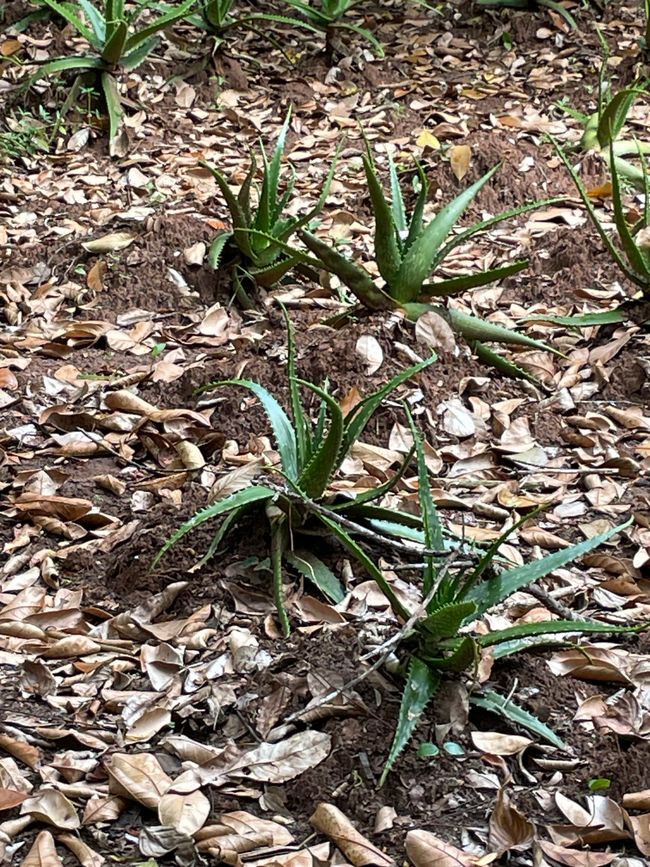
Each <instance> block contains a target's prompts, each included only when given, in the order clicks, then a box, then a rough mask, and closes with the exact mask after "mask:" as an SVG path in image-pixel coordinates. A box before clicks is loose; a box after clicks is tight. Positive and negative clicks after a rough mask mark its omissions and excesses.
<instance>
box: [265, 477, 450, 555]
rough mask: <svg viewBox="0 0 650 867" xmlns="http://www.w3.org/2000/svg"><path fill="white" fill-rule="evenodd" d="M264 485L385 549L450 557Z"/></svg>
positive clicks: (299, 496)
mask: <svg viewBox="0 0 650 867" xmlns="http://www.w3.org/2000/svg"><path fill="white" fill-rule="evenodd" d="M264 484H265V485H266V486H267V487H268V488H271V489H272V490H273V491H277V493H278V494H281V495H282V496H283V497H286V498H287V499H288V500H292V501H294V502H297V503H300V504H301V505H303V506H304V507H305V508H306V509H307V511H308V512H313V513H314V514H316V515H325V517H327V518H330V519H331V520H332V521H336V522H337V524H340V525H341V526H342V527H345V528H346V529H348V530H352V531H353V532H354V533H356V535H357V536H365V537H366V538H367V539H371V540H372V541H373V542H374V543H375V544H377V545H384V546H385V547H388V548H392V549H393V550H394V551H401V552H403V553H405V554H411V555H413V554H418V555H424V556H426V557H449V556H450V554H451V553H453V552H451V551H445V550H443V551H434V550H432V549H430V548H425V547H423V546H422V545H420V543H419V542H414V543H413V545H407V544H405V543H404V542H398V541H397V540H395V539H389V538H387V537H386V536H383V535H382V534H381V533H375V531H374V530H370V529H369V528H368V527H364V526H363V524H357V523H356V522H355V521H350V519H349V518H344V517H343V515H341V513H340V512H335V511H334V510H333V509H328V508H327V507H326V506H321V504H320V503H316V502H314V501H313V500H310V499H309V498H308V497H305V496H304V495H303V494H299V493H294V492H293V491H289V490H287V489H286V488H285V487H283V486H282V485H275V484H274V483H273V482H264Z"/></svg>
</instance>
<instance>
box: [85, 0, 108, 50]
mask: <svg viewBox="0 0 650 867" xmlns="http://www.w3.org/2000/svg"><path fill="white" fill-rule="evenodd" d="M78 3H79V6H80V7H81V8H82V10H83V13H84V15H85V16H86V18H87V19H88V21H89V22H90V26H91V27H92V29H93V33H94V34H95V40H96V42H93V43H92V44H93V46H94V47H95V48H97V47H98V46H101V45H103V43H104V40H105V39H106V21H105V19H104V16H103V15H102V13H101V12H99V10H98V9H96V8H95V6H93V4H92V3H91V2H90V0H78Z"/></svg>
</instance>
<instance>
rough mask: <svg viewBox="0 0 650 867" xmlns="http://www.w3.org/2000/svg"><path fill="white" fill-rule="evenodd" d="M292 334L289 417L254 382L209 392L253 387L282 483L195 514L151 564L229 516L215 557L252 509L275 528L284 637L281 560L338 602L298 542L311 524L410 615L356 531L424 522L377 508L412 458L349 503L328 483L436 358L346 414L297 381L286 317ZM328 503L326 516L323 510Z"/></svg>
mask: <svg viewBox="0 0 650 867" xmlns="http://www.w3.org/2000/svg"><path fill="white" fill-rule="evenodd" d="M285 318H286V321H287V332H288V339H287V343H288V351H289V355H288V378H289V395H290V405H291V417H290V416H288V415H287V413H286V412H285V411H284V409H283V408H282V407H281V406H280V404H279V403H278V401H277V400H276V399H275V397H273V395H272V394H271V393H270V392H269V391H267V389H266V388H264V387H263V386H261V385H260V384H259V383H257V382H251V381H250V380H246V379H237V380H228V381H224V382H217V383H211V384H210V385H208V386H205V388H206V389H213V388H218V387H220V386H224V385H230V386H233V385H235V386H240V387H242V388H246V389H248V390H249V391H250V392H252V393H253V394H254V395H255V397H257V398H258V400H259V401H260V403H261V404H262V407H263V408H264V410H265V412H266V414H267V416H268V418H269V421H270V423H271V426H272V428H273V432H274V434H275V439H276V441H277V447H278V453H279V455H280V466H281V468H280V478H281V480H283V481H282V484H273V485H272V486H271V484H269V483H267V484H260V485H251V486H249V487H247V488H245V489H244V490H241V491H237V492H236V493H233V494H231V495H230V496H227V497H226V498H225V499H222V500H219V501H217V502H215V503H213V504H212V505H210V506H208V507H207V508H206V509H204V510H203V511H201V512H198V513H197V514H196V515H194V516H193V517H192V518H190V520H189V521H187V522H186V523H185V524H183V525H182V526H181V527H180V528H179V529H178V530H177V531H176V532H175V533H174V535H173V536H172V537H171V538H170V539H169V540H168V541H167V542H166V543H165V545H164V546H163V548H162V549H161V551H160V552H159V553H158V555H157V556H156V558H155V560H154V565H155V564H156V563H157V562H158V560H159V559H160V558H161V557H162V556H163V555H164V554H165V553H166V552H167V551H168V550H169V549H170V548H171V547H172V546H173V545H175V544H176V543H177V542H179V541H180V540H181V539H182V538H183V537H184V536H185V535H186V534H187V533H189V532H190V531H192V530H194V529H195V528H196V527H198V526H200V525H201V524H203V523H205V522H206V521H211V520H213V519H215V518H217V517H220V516H225V517H224V520H223V522H222V524H221V526H220V528H219V530H218V531H217V534H216V535H215V537H214V540H213V542H212V544H211V545H210V548H209V550H208V552H207V553H206V555H205V556H204V558H203V560H202V561H201V563H204V562H206V561H207V560H208V559H209V558H210V557H212V556H213V554H214V553H215V551H216V550H217V549H218V547H219V546H220V545H221V542H222V540H223V539H224V538H225V536H226V535H227V534H228V533H229V532H230V531H231V530H232V529H233V528H234V526H235V525H236V524H237V523H238V521H240V519H241V518H242V517H243V516H244V514H245V513H247V512H248V511H249V510H250V509H251V508H255V509H257V510H258V511H261V512H262V513H263V514H264V515H265V516H266V519H267V522H268V525H269V530H270V559H271V566H272V573H273V588H274V597H275V603H276V606H277V610H278V615H279V618H280V623H281V626H282V630H283V632H284V633H285V635H286V634H288V632H289V618H288V614H287V611H286V607H285V603H284V592H283V562H284V561H286V562H288V563H290V565H291V566H293V567H294V568H295V569H296V570H297V571H298V572H300V573H301V574H302V575H303V576H304V577H305V578H306V579H308V580H309V581H311V582H312V583H314V584H316V586H317V587H318V588H319V589H320V590H321V592H323V593H324V594H325V595H326V596H327V597H328V598H329V599H331V600H332V601H334V602H340V601H341V599H342V598H343V595H344V594H343V591H342V589H341V586H340V584H339V581H338V579H337V578H336V576H335V575H334V574H333V573H332V572H331V570H330V569H329V568H328V567H327V566H326V565H325V563H323V562H322V561H321V560H319V559H318V558H317V557H316V556H315V555H314V554H312V553H310V552H309V550H308V548H307V550H305V551H303V550H301V549H300V547H299V545H298V541H299V539H300V536H301V534H302V533H304V532H305V531H313V529H314V527H319V526H320V529H321V531H322V530H324V531H325V532H326V534H327V535H330V536H331V535H333V536H335V537H336V538H338V539H339V540H340V541H341V542H342V544H343V545H344V546H345V547H346V548H347V549H348V551H350V552H351V553H352V554H353V556H354V557H356V558H357V559H358V560H359V561H360V562H361V564H362V565H363V567H364V568H365V569H366V571H367V572H368V573H369V575H370V576H371V577H372V578H374V579H375V580H376V582H377V584H378V585H379V586H380V588H381V589H382V591H383V592H384V593H385V595H386V597H387V598H388V599H389V601H390V603H391V605H392V606H393V608H394V610H395V611H396V612H398V613H399V614H400V616H405V614H406V611H405V609H404V606H403V605H402V603H401V602H400V601H399V599H398V598H397V596H396V595H395V593H394V591H393V590H392V588H391V586H390V584H389V583H388V582H387V581H386V579H385V578H384V576H383V574H382V572H381V570H380V569H379V567H378V566H377V565H376V564H375V563H374V562H373V560H372V559H371V558H370V557H369V556H368V555H367V554H366V553H365V551H364V550H363V549H362V548H361V547H360V546H359V544H358V542H357V541H356V540H355V538H354V535H355V528H357V529H358V530H359V532H363V530H364V529H369V528H373V529H374V530H375V532H377V533H381V532H382V531H383V532H386V533H388V534H392V535H396V534H399V533H400V530H401V531H402V532H404V533H405V534H408V530H409V528H412V527H414V526H415V527H417V525H418V524H419V521H418V519H417V518H415V519H414V517H413V516H412V515H409V514H406V513H404V514H402V513H401V512H399V511H395V510H393V509H391V510H388V509H383V508H381V507H380V506H378V505H377V501H378V500H380V499H381V497H383V496H384V495H385V494H386V493H387V492H388V491H389V490H390V489H391V488H392V487H393V486H394V485H395V484H396V483H397V481H398V480H399V479H400V478H401V475H402V473H403V471H404V469H405V468H406V465H407V464H408V462H409V461H410V458H411V455H409V456H408V457H407V458H406V461H405V462H404V465H403V466H402V469H401V470H400V471H399V472H398V473H397V474H396V475H395V477H394V478H392V479H389V480H388V481H387V482H385V483H384V484H382V485H379V486H378V487H376V488H373V489H371V490H369V491H368V492H366V493H363V494H359V495H358V496H356V497H354V498H352V499H339V500H337V499H336V498H335V497H334V498H331V497H328V494H327V490H328V486H329V485H330V483H331V482H332V480H333V477H334V475H335V474H336V472H337V470H338V469H339V467H340V466H341V463H342V462H343V459H344V458H345V456H346V454H347V453H348V451H349V450H350V448H351V447H352V445H353V444H354V443H355V442H356V441H357V440H358V438H359V437H360V435H361V434H362V432H363V430H364V428H365V427H366V425H367V424H368V422H369V420H370V418H371V416H372V415H373V414H374V412H375V410H376V409H377V408H378V407H379V406H380V404H381V403H382V401H384V400H385V399H386V398H387V397H388V396H389V395H390V394H392V392H394V391H395V389H397V388H398V387H399V386H400V385H402V384H403V383H404V382H406V381H407V380H408V379H410V378H411V377H413V376H415V375H416V374H417V373H419V372H420V371H421V370H424V368H426V367H427V366H428V365H430V364H432V363H433V362H434V361H435V355H432V356H431V357H430V358H428V359H426V360H425V361H422V362H420V363H419V364H416V365H414V366H413V367H410V368H408V369H407V370H404V371H403V372H402V373H400V374H398V375H397V376H395V377H394V378H393V379H392V380H391V381H390V382H389V383H388V384H387V385H385V386H383V387H382V388H380V389H379V390H378V391H376V392H374V393H373V394H371V395H369V396H368V397H366V398H364V399H363V400H361V401H360V402H359V403H358V404H357V405H356V406H355V407H354V408H353V409H351V410H350V411H349V412H348V413H347V414H346V415H344V413H343V410H342V409H341V406H340V405H339V403H338V402H337V401H336V400H335V399H334V398H333V397H332V396H331V394H329V392H328V391H327V390H326V389H325V388H320V387H319V386H316V385H314V384H313V383H310V382H305V381H303V380H301V379H299V377H298V374H297V370H296V350H295V339H294V334H293V329H292V326H291V323H290V321H289V319H288V316H287V315H286V312H285ZM301 388H303V389H307V390H308V391H310V392H312V393H313V394H315V395H316V396H317V397H318V398H319V399H320V410H319V412H318V416H317V420H316V422H315V423H312V421H311V419H310V416H309V414H308V412H307V410H306V408H305V406H304V404H303V402H302V400H301V397H300V389H301ZM325 504H327V507H326V508H325V510H324V511H323V510H322V509H321V508H319V507H321V506H324V505H325Z"/></svg>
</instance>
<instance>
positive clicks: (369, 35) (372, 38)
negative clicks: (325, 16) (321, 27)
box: [334, 21, 386, 60]
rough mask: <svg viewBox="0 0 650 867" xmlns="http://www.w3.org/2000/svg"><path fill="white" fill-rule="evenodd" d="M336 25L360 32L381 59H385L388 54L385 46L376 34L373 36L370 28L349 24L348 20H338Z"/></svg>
mask: <svg viewBox="0 0 650 867" xmlns="http://www.w3.org/2000/svg"><path fill="white" fill-rule="evenodd" d="M334 26H335V27H336V29H337V30H350V31H352V32H353V33H356V34H358V35H359V36H362V37H363V38H364V39H365V40H366V42H369V43H370V44H371V45H372V46H373V48H374V49H375V51H376V52H377V57H378V58H379V59H380V60H383V58H384V57H385V56H386V54H385V52H384V46H383V45H382V44H381V42H380V41H379V40H378V39H377V38H376V37H375V36H373V34H372V33H371V32H370V30H367V29H366V28H365V27H359V25H358V24H349V23H348V22H347V21H337V22H336V24H335V25H334Z"/></svg>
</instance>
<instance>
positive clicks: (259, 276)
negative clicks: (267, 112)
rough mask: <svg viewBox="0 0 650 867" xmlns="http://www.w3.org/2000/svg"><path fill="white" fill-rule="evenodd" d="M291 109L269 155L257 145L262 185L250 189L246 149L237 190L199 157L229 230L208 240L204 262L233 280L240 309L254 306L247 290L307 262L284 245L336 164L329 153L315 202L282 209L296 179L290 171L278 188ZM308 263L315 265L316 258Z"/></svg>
mask: <svg viewBox="0 0 650 867" xmlns="http://www.w3.org/2000/svg"><path fill="white" fill-rule="evenodd" d="M290 119H291V112H290V111H289V112H288V114H287V117H286V119H285V121H284V124H283V125H282V128H281V130H280V134H279V136H278V140H277V142H276V145H275V150H274V152H273V155H272V156H271V157H270V158H269V156H268V155H267V153H266V151H265V149H264V147H263V145H260V154H261V162H262V169H263V179H262V186H261V189H260V190H256V189H255V185H254V181H255V175H256V172H257V160H256V158H255V155H254V154H253V153H251V155H250V168H249V171H248V174H247V175H246V178H245V179H244V182H243V184H242V185H241V187H240V189H239V192H238V193H235V191H234V190H233V189H232V187H231V186H230V184H229V183H228V181H227V179H226V178H225V177H224V175H223V174H222V173H221V172H220V171H219V169H217V168H215V167H214V166H211V165H209V164H208V163H206V162H202V163H201V165H203V166H204V167H205V168H207V169H208V170H209V171H210V172H211V174H212V175H213V177H214V179H215V181H216V182H217V186H218V187H219V190H220V191H221V194H222V196H223V198H224V200H225V202H226V205H227V206H228V210H229V212H230V219H231V222H232V230H230V231H227V232H222V233H221V234H219V235H218V236H217V237H216V238H215V240H214V241H213V242H212V245H211V247H210V251H209V255H208V262H209V265H210V267H212V268H214V269H215V270H216V269H218V268H227V269H228V270H229V271H230V273H231V275H232V280H233V286H234V290H235V295H236V297H237V300H238V301H239V303H240V305H241V306H242V307H244V308H245V309H250V308H252V307H254V302H253V300H252V298H251V294H250V293H251V291H252V290H253V289H254V288H255V286H256V285H257V286H263V287H270V286H273V285H274V284H275V283H277V282H278V281H279V280H281V279H282V278H283V277H284V275H285V274H286V273H287V272H288V271H290V270H291V269H292V268H293V267H294V266H295V265H296V264H297V263H298V262H299V263H301V264H309V258H308V257H305V256H304V254H302V253H300V252H299V251H297V250H296V251H292V250H291V249H290V248H288V247H287V243H286V242H287V241H288V240H289V238H290V237H291V236H292V235H293V234H294V233H295V232H296V231H298V230H299V229H300V228H301V227H302V226H306V225H308V224H309V223H310V222H311V221H312V220H313V219H314V217H315V216H316V215H317V214H318V212H319V211H320V210H321V208H322V207H323V204H324V202H325V199H326V198H327V195H328V193H329V189H330V186H331V183H332V177H333V175H334V170H335V168H336V159H334V161H333V163H332V166H331V168H330V171H329V174H328V176H327V178H326V180H325V183H324V185H323V188H322V192H321V195H320V198H319V200H318V202H317V203H316V204H315V206H314V207H313V208H312V209H311V210H310V211H309V212H308V213H307V214H304V215H303V216H301V217H292V216H288V215H286V214H285V213H284V211H285V208H286V206H287V204H288V202H289V200H290V199H291V196H292V194H293V190H294V185H295V172H294V171H293V170H292V173H291V176H290V178H289V180H288V181H287V182H286V184H285V185H284V189H283V190H282V189H281V183H280V175H281V169H282V156H283V153H284V146H285V142H286V138H287V132H288V130H289V122H290ZM312 264H314V265H316V266H318V264H319V263H318V262H316V261H314V262H313V263H312Z"/></svg>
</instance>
